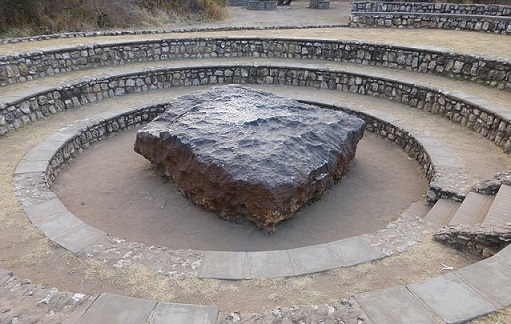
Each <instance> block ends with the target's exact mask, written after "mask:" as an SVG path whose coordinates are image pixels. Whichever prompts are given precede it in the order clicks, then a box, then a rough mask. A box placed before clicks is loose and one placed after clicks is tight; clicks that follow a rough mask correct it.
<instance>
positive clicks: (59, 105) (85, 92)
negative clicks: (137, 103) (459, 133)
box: [0, 64, 511, 153]
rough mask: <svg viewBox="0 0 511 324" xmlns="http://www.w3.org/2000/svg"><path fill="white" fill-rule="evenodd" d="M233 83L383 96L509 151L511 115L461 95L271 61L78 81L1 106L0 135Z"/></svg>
mask: <svg viewBox="0 0 511 324" xmlns="http://www.w3.org/2000/svg"><path fill="white" fill-rule="evenodd" d="M232 83H237V84H284V85H299V86H309V87H315V88H322V89H331V90H338V91H343V92H353V93H359V94H363V95H370V96H375V97H380V98H384V99H388V100H391V101H395V102H399V103H402V104H405V105H408V106H411V107H415V108H418V109H423V110H425V111H427V112H431V113H434V114H438V115H441V116H443V117H444V118H447V119H449V120H451V121H453V122H456V123H459V124H461V125H463V126H465V127H467V128H469V129H471V130H473V131H475V132H477V133H480V134H481V135H482V136H484V137H486V138H488V139H489V140H491V141H494V142H495V144H496V145H497V146H499V147H501V148H502V149H503V150H504V151H505V152H507V153H510V152H511V138H510V137H511V123H510V120H509V118H508V117H506V116H501V115H499V114H498V113H496V112H491V111H487V110H484V108H482V107H480V106H478V105H475V104H470V101H465V100H463V98H457V97H455V96H454V95H452V94H449V93H443V92H441V91H440V90H435V89H429V88H425V87H422V86H420V85H415V84H412V83H410V84H408V83H401V82H396V81H392V80H385V79H377V78H374V77H371V76H366V75H358V74H352V73H347V72H343V71H335V70H328V69H311V68H300V67H289V66H275V65H271V64H269V65H267V66H261V65H258V66H250V65H248V66H239V65H237V66H232V65H225V66H221V65H220V66H215V67H198V68H188V67H185V68H162V69H158V70H157V69H155V70H151V71H141V72H139V73H132V74H119V75H111V76H103V77H101V78H90V79H86V80H81V81H76V82H74V83H70V84H67V85H64V86H59V87H58V88H52V89H48V90H47V91H46V92H43V93H39V94H37V95H34V96H31V97H26V98H22V99H20V100H18V101H15V102H12V103H9V104H4V105H2V106H0V134H5V133H7V132H8V131H9V130H11V129H16V128H19V127H21V126H22V125H23V124H26V123H30V122H32V121H35V120H37V119H39V118H42V117H44V116H48V115H50V114H53V113H55V112H57V111H62V110H67V109H73V108H75V107H78V106H82V105H85V104H87V103H89V102H95V101H97V100H102V99H104V98H112V97H116V96H121V95H124V94H130V93H136V92H143V91H148V90H153V89H163V88H170V87H182V86H194V85H208V84H232Z"/></svg>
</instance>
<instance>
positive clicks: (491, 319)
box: [471, 308, 511, 324]
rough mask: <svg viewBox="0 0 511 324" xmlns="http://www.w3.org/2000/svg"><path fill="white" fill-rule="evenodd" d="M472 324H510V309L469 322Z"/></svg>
mask: <svg viewBox="0 0 511 324" xmlns="http://www.w3.org/2000/svg"><path fill="white" fill-rule="evenodd" d="M471 323H472V324H511V308H506V309H503V310H501V311H498V312H496V313H493V314H490V315H488V316H484V317H481V318H479V319H477V320H474V321H472V322H471Z"/></svg>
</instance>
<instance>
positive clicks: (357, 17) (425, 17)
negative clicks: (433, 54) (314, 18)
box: [350, 1, 511, 35]
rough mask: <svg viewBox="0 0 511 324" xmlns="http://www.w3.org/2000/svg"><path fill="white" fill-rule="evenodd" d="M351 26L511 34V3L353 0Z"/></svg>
mask: <svg viewBox="0 0 511 324" xmlns="http://www.w3.org/2000/svg"><path fill="white" fill-rule="evenodd" d="M350 26H351V27H357V28H360V27H390V28H435V29H456V30H471V31H484V32H490V33H497V34H507V35H510V34H511V6H505V5H477V4H453V3H422V2H416V3H414V2H365V1H364V2H353V3H352V4H351V17H350Z"/></svg>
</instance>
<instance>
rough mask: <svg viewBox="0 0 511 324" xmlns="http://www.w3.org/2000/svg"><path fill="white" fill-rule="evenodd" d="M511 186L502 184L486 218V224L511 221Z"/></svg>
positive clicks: (499, 223) (500, 223)
mask: <svg viewBox="0 0 511 324" xmlns="http://www.w3.org/2000/svg"><path fill="white" fill-rule="evenodd" d="M510 202H511V186H508V185H502V186H500V189H499V191H498V192H497V195H496V196H495V200H494V201H493V204H492V205H491V207H490V209H489V210H488V215H487V216H486V218H485V219H484V222H483V224H484V225H505V224H507V223H510V222H511V203H510Z"/></svg>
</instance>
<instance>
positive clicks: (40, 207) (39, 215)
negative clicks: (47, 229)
mask: <svg viewBox="0 0 511 324" xmlns="http://www.w3.org/2000/svg"><path fill="white" fill-rule="evenodd" d="M66 211H67V208H66V206H64V204H63V203H62V202H61V201H60V199H58V198H53V199H50V200H47V201H45V202H42V203H38V204H34V205H29V206H26V207H25V213H26V214H27V216H28V218H29V219H30V221H32V223H34V224H36V225H37V224H39V223H40V222H42V221H44V220H45V219H47V218H48V217H51V216H54V215H56V214H59V213H63V212H66Z"/></svg>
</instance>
